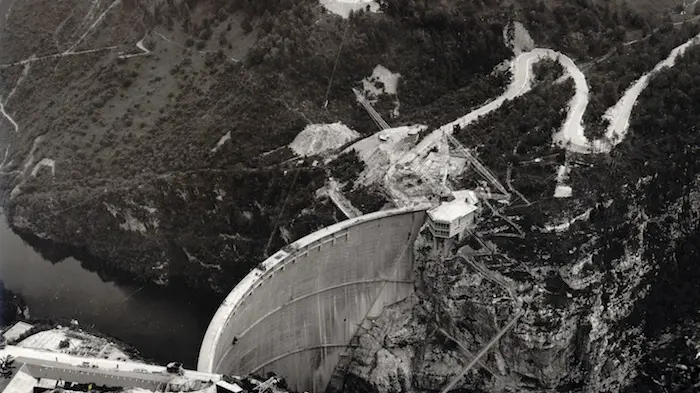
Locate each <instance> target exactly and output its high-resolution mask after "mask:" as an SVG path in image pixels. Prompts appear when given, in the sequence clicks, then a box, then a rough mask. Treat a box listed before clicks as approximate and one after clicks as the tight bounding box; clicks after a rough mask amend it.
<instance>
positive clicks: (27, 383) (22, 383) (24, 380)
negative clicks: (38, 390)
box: [3, 367, 38, 393]
mask: <svg viewBox="0 0 700 393" xmlns="http://www.w3.org/2000/svg"><path fill="white" fill-rule="evenodd" d="M37 382H38V381H37V379H36V378H34V377H32V376H31V375H29V374H28V373H27V372H25V368H24V367H22V368H20V369H19V371H17V374H15V376H14V377H13V378H12V380H11V381H10V383H8V384H7V386H5V389H4V390H3V393H32V392H33V391H34V386H36V384H37Z"/></svg>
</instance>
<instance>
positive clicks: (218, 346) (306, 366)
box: [197, 205, 429, 393]
mask: <svg viewBox="0 0 700 393" xmlns="http://www.w3.org/2000/svg"><path fill="white" fill-rule="evenodd" d="M428 207H429V206H424V205H420V206H413V207H408V208H401V209H394V210H387V211H381V212H376V213H372V214H367V215H364V216H361V217H357V218H353V219H349V220H347V221H343V222H340V223H338V224H335V225H332V226H329V227H327V228H324V229H321V230H319V231H317V232H314V233H312V234H310V235H308V236H306V237H304V238H302V239H300V240H298V241H296V242H294V243H292V244H290V245H288V246H286V247H285V248H284V249H282V250H280V251H278V252H277V253H275V254H274V255H272V256H271V257H270V258H268V259H267V260H265V261H264V262H263V263H261V264H260V265H259V266H258V267H257V268H256V269H253V271H251V272H250V273H249V274H248V275H247V276H246V277H245V278H244V279H243V280H242V281H241V282H240V283H239V284H238V285H237V286H236V287H235V288H234V289H233V291H231V293H230V294H229V295H228V296H227V298H226V299H225V300H224V302H223V303H222V304H221V306H220V307H219V309H218V310H217V312H216V314H215V315H214V318H213V319H212V321H211V322H210V324H209V328H208V329H207V332H206V334H205V336H204V341H203V343H202V348H201V349H200V353H199V362H198V367H197V368H198V370H199V371H206V372H217V373H222V374H234V375H246V374H250V373H256V374H262V375H265V374H267V372H269V371H273V372H275V373H276V374H277V375H279V376H281V377H284V378H285V380H286V381H287V383H288V385H289V387H290V388H292V389H296V390H298V391H305V390H306V391H310V392H314V393H317V392H323V391H324V390H325V389H326V387H327V386H328V383H329V381H330V379H331V376H332V375H333V373H334V370H335V369H336V366H339V362H340V360H341V358H345V359H347V357H348V350H349V343H350V340H351V339H352V338H353V336H354V335H355V334H356V332H357V330H358V327H359V326H360V325H361V324H362V322H363V321H365V319H366V318H368V317H373V316H378V315H379V314H380V313H381V311H382V309H383V308H384V307H385V306H386V305H389V304H392V303H395V302H397V301H400V300H402V299H404V298H405V297H406V296H408V295H409V294H411V293H412V292H413V259H414V258H413V243H414V241H415V239H416V237H417V236H418V233H419V231H420V228H421V226H422V225H423V223H424V221H425V217H426V213H425V211H426V209H427V208H428ZM234 338H235V340H234ZM234 341H235V343H234ZM346 361H347V360H346Z"/></svg>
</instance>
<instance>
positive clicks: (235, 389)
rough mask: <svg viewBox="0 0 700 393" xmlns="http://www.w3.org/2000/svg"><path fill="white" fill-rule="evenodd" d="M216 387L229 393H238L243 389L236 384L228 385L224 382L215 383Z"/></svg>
mask: <svg viewBox="0 0 700 393" xmlns="http://www.w3.org/2000/svg"><path fill="white" fill-rule="evenodd" d="M216 385H217V386H221V387H222V388H224V389H226V390H228V391H229V392H233V393H238V392H242V391H243V388H241V387H240V386H238V384H236V383H228V382H226V381H219V382H217V383H216Z"/></svg>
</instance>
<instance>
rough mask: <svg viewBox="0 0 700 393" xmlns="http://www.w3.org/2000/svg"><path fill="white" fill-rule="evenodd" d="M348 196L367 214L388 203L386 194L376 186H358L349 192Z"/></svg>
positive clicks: (351, 201)
mask: <svg viewBox="0 0 700 393" xmlns="http://www.w3.org/2000/svg"><path fill="white" fill-rule="evenodd" d="M346 197H347V198H348V200H350V203H352V205H353V206H355V207H356V208H358V209H360V211H361V212H362V213H365V214H367V213H372V212H376V211H377V210H379V209H381V208H382V207H383V206H384V205H385V204H386V203H387V200H386V197H385V196H384V194H383V193H382V192H381V191H380V190H378V189H377V188H375V187H365V186H360V187H357V188H356V189H354V190H352V191H350V192H348V193H347V194H346Z"/></svg>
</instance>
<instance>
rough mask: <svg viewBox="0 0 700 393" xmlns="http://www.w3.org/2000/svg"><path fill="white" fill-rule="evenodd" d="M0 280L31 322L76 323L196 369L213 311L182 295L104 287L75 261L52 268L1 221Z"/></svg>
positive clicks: (150, 289)
mask: <svg viewBox="0 0 700 393" xmlns="http://www.w3.org/2000/svg"><path fill="white" fill-rule="evenodd" d="M0 280H1V281H2V282H3V283H4V285H5V287H6V288H7V289H10V290H12V291H14V292H16V293H18V294H20V296H21V297H22V298H23V299H24V300H25V301H26V303H27V305H28V306H29V310H30V314H31V316H32V317H33V318H41V319H44V318H46V319H55V318H71V319H77V320H78V321H79V323H80V324H81V325H86V326H94V328H95V329H96V330H98V331H100V332H102V333H104V334H108V335H110V336H113V337H115V338H118V339H120V340H122V341H124V342H126V343H127V344H130V345H133V346H134V347H135V348H136V349H138V350H139V351H140V352H141V354H142V355H143V356H145V357H147V358H152V359H154V360H156V361H157V362H159V363H166V362H169V361H174V360H178V361H181V362H183V363H184V364H185V365H186V366H187V367H188V368H195V366H196V360H197V354H198V352H199V346H200V345H201V342H202V338H203V337H204V332H205V331H206V329H207V326H208V324H209V320H210V319H211V317H212V316H213V315H214V312H215V311H216V306H217V304H202V303H201V301H200V300H196V299H192V297H191V296H188V295H187V294H186V293H184V291H176V290H173V289H166V288H158V287H144V286H141V285H122V284H121V283H120V284H116V283H114V282H105V281H103V280H102V279H101V278H100V277H99V276H98V275H97V273H93V272H90V271H88V270H86V269H84V268H83V267H82V266H81V264H80V262H79V261H77V260H75V259H73V258H67V259H65V260H63V261H61V262H59V263H56V264H53V263H51V262H49V261H47V260H44V259H43V258H42V257H41V255H39V254H38V253H37V252H36V251H35V250H34V249H33V248H32V247H30V246H28V245H27V244H25V242H24V241H23V240H22V239H21V238H20V237H19V236H17V235H16V234H15V233H14V232H12V230H11V229H10V228H9V227H8V225H7V222H6V218H5V217H4V216H2V215H0ZM207 303H210V302H207Z"/></svg>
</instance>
